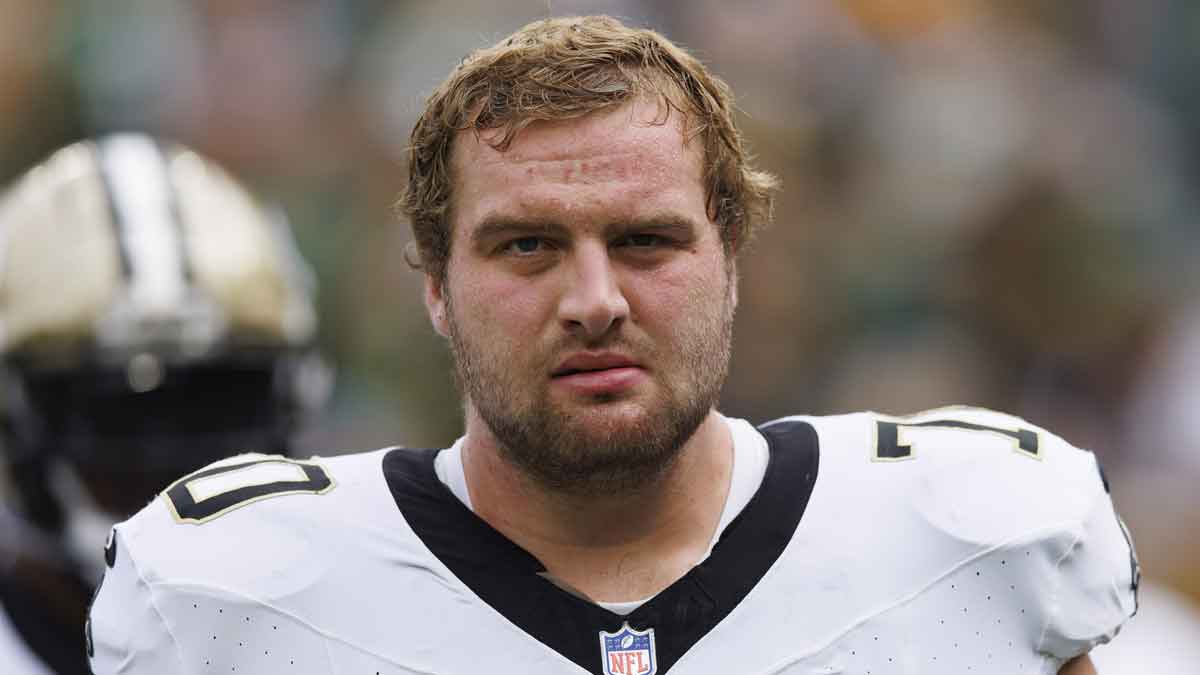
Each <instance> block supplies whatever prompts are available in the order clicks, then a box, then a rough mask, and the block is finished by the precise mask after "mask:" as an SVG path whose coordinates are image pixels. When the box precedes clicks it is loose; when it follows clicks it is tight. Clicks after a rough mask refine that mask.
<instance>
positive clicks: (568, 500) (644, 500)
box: [462, 411, 733, 601]
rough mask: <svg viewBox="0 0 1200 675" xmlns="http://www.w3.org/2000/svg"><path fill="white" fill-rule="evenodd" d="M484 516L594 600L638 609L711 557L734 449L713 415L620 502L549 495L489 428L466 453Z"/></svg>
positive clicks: (471, 439)
mask: <svg viewBox="0 0 1200 675" xmlns="http://www.w3.org/2000/svg"><path fill="white" fill-rule="evenodd" d="M462 455H463V468H464V471H465V474H466V479H467V486H468V490H469V491H470V494H471V503H472V505H473V506H474V508H475V511H476V513H477V514H478V515H479V516H480V517H481V518H483V519H484V520H485V521H487V522H488V524H490V525H491V526H492V527H494V528H495V529H496V530H497V531H499V532H500V533H501V534H503V535H505V536H506V537H508V538H509V539H511V540H512V541H513V542H515V543H516V544H517V545H519V546H521V547H522V548H524V549H525V550H527V551H529V553H531V554H532V555H534V556H535V557H537V558H538V560H540V561H541V562H542V564H543V565H545V567H546V572H547V575H548V576H549V577H551V578H553V579H556V580H558V581H559V582H560V583H561V584H562V585H563V586H566V587H568V588H570V589H572V590H573V591H575V592H578V593H580V594H583V595H584V596H586V597H588V598H591V599H595V600H606V601H622V600H636V599H640V598H643V597H647V596H649V595H653V594H655V593H657V592H658V591H660V590H662V589H663V588H665V587H666V586H668V585H670V584H671V583H672V582H674V581H675V580H676V579H678V578H679V577H680V576H682V575H683V574H686V573H687V571H688V570H689V569H691V567H692V566H694V565H695V564H696V563H697V562H699V560H700V559H701V557H703V555H704V554H705V553H706V552H707V550H708V544H709V542H710V541H711V539H712V535H713V533H714V532H715V530H716V527H717V524H718V522H719V520H720V517H721V511H722V510H723V508H724V505H725V500H726V497H727V496H728V494H729V483H730V477H731V475H732V468H733V441H732V438H731V436H730V433H729V430H728V428H727V426H726V424H725V422H724V421H723V420H722V418H721V416H720V415H718V414H717V413H716V412H715V411H712V412H710V413H709V414H708V416H707V417H706V418H705V419H704V421H703V422H702V423H701V424H700V426H699V427H698V428H697V429H696V431H695V433H693V434H692V436H691V437H690V438H689V439H688V440H687V442H686V443H685V444H684V446H683V447H682V448H681V449H680V452H679V455H678V457H677V459H676V461H675V462H674V463H673V464H672V465H671V466H670V467H669V468H668V469H667V470H666V471H665V472H664V473H663V474H662V476H661V477H660V478H659V479H658V480H657V481H656V482H654V483H653V484H651V485H648V486H644V487H641V488H639V489H637V490H636V491H632V492H628V493H623V494H619V495H606V496H599V497H597V496H586V497H585V496H579V495H572V494H564V493H562V492H557V491H554V490H551V489H547V488H545V487H544V486H542V485H541V484H539V483H537V482H536V481H534V480H533V479H531V478H530V477H529V476H527V475H525V474H524V473H523V472H522V471H521V470H520V469H519V468H518V467H516V466H515V465H513V464H512V463H511V462H509V461H508V460H506V459H505V458H504V456H503V455H502V454H501V452H500V447H499V444H498V442H497V441H496V439H495V438H494V436H492V435H491V434H490V433H489V432H488V431H487V429H486V425H485V424H484V423H483V422H482V420H478V419H476V420H472V419H471V418H470V417H468V424H467V438H466V442H465V443H464V444H463V448H462Z"/></svg>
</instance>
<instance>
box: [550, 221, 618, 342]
mask: <svg viewBox="0 0 1200 675" xmlns="http://www.w3.org/2000/svg"><path fill="white" fill-rule="evenodd" d="M571 258H572V264H571V265H569V266H567V279H566V284H567V288H566V290H565V291H564V292H563V295H562V299H561V301H560V302H559V317H560V318H561V320H562V322H563V326H564V328H566V330H567V331H568V332H570V333H573V334H575V336H576V337H578V338H580V339H582V340H584V341H592V340H596V339H599V338H601V337H604V336H605V335H606V334H608V333H609V332H610V331H612V330H614V329H615V328H617V327H618V326H620V325H621V323H622V322H624V320H625V319H626V318H627V317H628V316H629V302H628V301H627V300H626V299H625V294H624V292H623V291H622V290H621V285H620V283H619V280H618V278H617V274H616V270H615V269H613V264H612V259H611V258H610V257H609V252H608V247H607V246H606V245H605V244H604V243H603V242H590V241H589V242H581V243H580V244H579V245H578V246H576V248H575V250H574V251H573V255H572V256H571Z"/></svg>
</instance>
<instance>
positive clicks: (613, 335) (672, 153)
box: [426, 101, 736, 492]
mask: <svg viewBox="0 0 1200 675" xmlns="http://www.w3.org/2000/svg"><path fill="white" fill-rule="evenodd" d="M659 113H660V110H659V108H658V106H657V105H656V104H654V103H653V102H645V101H643V102H637V103H633V104H629V105H625V106H623V107H620V108H617V109H614V110H609V111H603V112H599V113H593V114H591V115H588V116H585V117H583V118H581V119H576V120H568V121H557V122H539V123H534V124H532V125H530V126H529V127H527V128H526V129H524V130H522V131H521V132H520V133H518V134H517V136H516V138H515V140H514V142H513V143H512V145H511V146H510V147H509V148H508V149H507V150H506V151H504V152H500V151H497V150H495V149H493V148H492V147H490V146H489V145H488V143H487V141H488V140H492V139H490V138H489V137H488V136H487V135H486V134H485V135H484V136H483V137H482V138H476V136H475V135H474V134H472V133H464V134H461V135H460V136H459V138H458V139H457V142H456V146H455V151H454V170H455V172H456V179H457V184H456V194H455V199H454V202H453V204H452V223H453V238H452V244H451V255H450V262H449V266H448V270H447V276H446V281H445V284H444V286H441V287H439V286H438V285H437V284H436V283H434V282H433V281H432V280H427V285H426V288H427V292H426V302H427V305H428V307H429V310H430V314H431V317H432V319H433V322H434V325H435V326H436V327H437V329H438V330H439V332H441V333H442V334H443V335H446V336H447V337H448V338H449V339H450V342H451V345H452V348H453V351H454V355H455V366H456V371H457V375H458V379H459V382H460V385H461V386H462V388H463V390H464V393H465V395H466V397H467V404H468V405H467V410H468V413H467V431H468V433H469V434H485V435H490V436H491V437H493V438H494V439H495V441H497V443H498V446H499V447H500V448H501V451H502V452H503V453H505V455H506V456H507V457H508V458H509V459H510V460H512V461H514V462H516V463H517V465H518V466H519V467H521V468H522V469H524V470H525V471H526V473H527V474H529V475H532V476H533V477H534V478H535V479H537V480H539V481H541V482H542V483H543V484H546V485H549V486H551V487H553V488H555V489H560V490H568V491H574V492H592V491H598V490H604V491H612V490H618V491H619V490H623V489H632V488H634V487H637V486H639V485H642V484H645V483H646V482H647V481H649V480H652V479H653V478H654V477H656V476H657V475H659V474H660V473H661V471H662V470H663V469H665V468H666V467H667V466H669V465H670V462H671V460H672V459H673V458H674V457H675V456H676V454H677V453H678V450H679V448H680V447H681V446H682V445H683V443H684V442H685V441H686V440H687V439H688V438H689V437H690V436H691V435H692V433H693V432H694V431H695V429H696V427H697V426H698V425H699V424H700V422H702V421H703V420H704V418H705V416H706V415H707V414H708V413H709V412H710V410H711V409H712V406H713V405H714V404H715V402H716V399H717V396H718V393H719V390H720V387H721V385H722V383H723V381H724V378H725V374H726V372H727V368H728V362H729V348H730V330H731V326H732V322H733V311H734V306H735V304H736V289H735V280H734V279H735V275H734V269H733V263H732V261H731V260H729V259H728V258H727V256H726V253H725V250H724V248H723V246H722V242H721V240H720V237H719V235H718V232H717V228H716V227H715V225H714V224H713V223H712V221H710V220H709V218H708V215H707V211H706V208H705V190H704V186H703V183H702V179H701V175H702V174H701V157H700V150H698V149H697V148H696V147H695V146H694V144H692V145H685V143H684V141H683V135H682V132H681V129H680V126H679V124H678V115H677V114H674V115H672V117H671V118H670V119H669V120H668V121H667V123H666V124H653V123H651V122H652V121H653V120H654V119H655V117H656V116H658V115H659Z"/></svg>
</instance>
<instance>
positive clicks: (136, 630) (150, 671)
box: [87, 526, 185, 675]
mask: <svg viewBox="0 0 1200 675" xmlns="http://www.w3.org/2000/svg"><path fill="white" fill-rule="evenodd" d="M109 547H110V549H111V554H110V553H109V551H106V556H109V557H108V560H109V561H111V562H110V563H109V569H108V570H107V571H106V572H105V574H104V580H103V581H102V582H101V584H100V588H99V589H98V590H97V592H96V599H95V601H94V602H93V603H92V608H91V612H90V614H89V616H88V625H87V633H88V657H89V659H90V660H91V666H92V673H94V675H109V674H110V673H112V674H115V673H122V674H123V675H168V674H172V675H173V674H179V673H184V672H185V670H184V667H183V662H182V660H181V659H180V657H179V650H178V647H177V645H176V642H175V638H174V637H173V636H172V635H171V633H170V631H168V630H167V626H166V623H165V622H164V620H163V617H162V615H161V614H159V612H158V609H157V608H156V607H155V603H154V594H153V591H152V590H151V588H150V586H149V584H147V583H146V580H145V579H143V578H142V576H141V574H140V573H139V571H138V567H137V563H136V561H135V560H134V558H133V555H132V552H131V551H130V549H129V546H128V545H127V540H126V539H125V538H124V537H123V536H122V535H121V531H120V528H119V526H118V527H117V528H114V530H113V535H112V541H111V543H110V544H109Z"/></svg>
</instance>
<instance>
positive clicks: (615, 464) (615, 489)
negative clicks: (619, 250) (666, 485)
mask: <svg viewBox="0 0 1200 675" xmlns="http://www.w3.org/2000/svg"><path fill="white" fill-rule="evenodd" d="M724 297H728V294H725V296H724ZM447 300H448V296H447ZM446 310H447V319H448V323H449V327H450V331H449V332H450V346H451V351H452V353H453V357H454V367H455V379H456V381H457V383H458V386H459V388H460V390H461V391H462V393H463V394H464V396H466V398H467V400H468V405H471V406H473V407H474V409H475V411H476V412H477V413H478V414H479V416H480V418H482V419H483V421H484V423H486V424H487V426H488V427H489V429H490V430H491V431H492V433H493V435H494V436H495V438H496V440H497V441H498V442H499V447H500V453H501V456H502V457H503V458H504V459H505V460H506V461H507V462H509V463H510V464H512V465H514V466H516V467H517V468H518V470H520V472H521V473H522V474H524V475H525V476H527V477H528V478H530V479H532V480H533V481H534V482H535V483H536V484H538V485H540V486H541V487H543V488H545V489H548V490H551V491H554V492H558V493H560V494H569V495H573V496H584V497H587V496H601V495H608V496H612V495H619V494H631V493H633V492H637V491H639V490H642V489H644V488H646V487H647V486H650V485H653V484H655V483H656V482H658V481H659V480H660V479H661V478H662V476H663V475H664V474H666V473H667V472H668V471H669V470H670V468H671V467H672V466H673V465H674V463H675V461H676V460H677V459H678V458H679V455H680V454H681V451H682V449H683V446H684V444H685V443H686V442H687V441H688V439H690V438H691V437H692V435H693V434H694V433H695V432H696V429H697V428H699V426H700V424H701V423H702V422H703V421H704V419H705V418H706V417H707V416H708V413H709V412H710V411H711V410H712V409H713V407H714V406H715V405H716V403H717V399H718V397H719V396H720V392H721V387H722V386H723V384H724V382H725V377H726V375H727V374H728V372H729V358H730V347H731V344H732V332H733V306H732V302H731V301H729V300H726V301H724V302H718V303H714V306H712V307H711V308H710V311H709V312H708V313H705V314H704V315H702V316H693V317H691V318H690V319H689V320H687V321H684V322H681V324H680V325H676V326H673V327H672V333H671V337H672V338H673V339H671V340H669V341H667V346H666V347H665V348H663V347H659V348H654V347H653V346H652V343H650V341H649V340H648V339H637V338H635V337H633V336H632V335H631V334H630V329H629V328H628V326H627V325H622V326H620V327H618V329H617V330H615V331H613V333H612V334H610V335H606V336H605V338H604V339H603V340H600V341H597V342H594V343H591V342H589V343H583V342H581V341H580V340H578V339H575V338H572V337H570V336H564V337H563V338H562V339H561V341H560V343H559V344H556V345H554V346H553V347H552V348H550V349H547V350H545V354H546V358H542V359H534V360H533V361H532V363H528V364H527V363H526V361H525V360H523V359H521V358H519V357H518V356H517V354H516V353H513V352H510V351H509V350H508V349H506V348H502V347H499V346H497V344H496V341H495V340H494V339H490V338H494V335H487V334H486V333H484V334H479V335H476V334H472V333H470V332H469V331H464V330H462V327H461V325H460V323H459V322H458V320H457V318H456V316H455V312H454V308H453V306H452V305H451V303H450V302H449V301H447V307H446ZM647 343H649V344H647ZM526 348H527V347H526ZM582 348H587V349H611V350H615V351H619V352H621V353H624V354H629V355H631V356H633V357H634V358H636V359H637V360H638V361H639V362H640V363H642V364H651V365H653V371H652V375H653V377H652V378H651V382H652V383H653V384H654V385H656V386H655V387H654V390H653V392H652V394H651V395H650V396H646V395H639V396H637V397H635V398H632V399H629V398H626V397H623V396H594V397H590V398H588V399H586V400H583V401H579V400H571V401H568V402H566V403H557V402H555V401H553V400H552V399H551V395H550V381H549V377H548V375H547V374H548V373H549V372H550V370H551V364H552V363H553V362H554V361H553V358H555V357H561V355H563V354H565V353H567V352H569V351H571V350H573V349H582ZM530 378H533V380H532V382H531V381H530Z"/></svg>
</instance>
